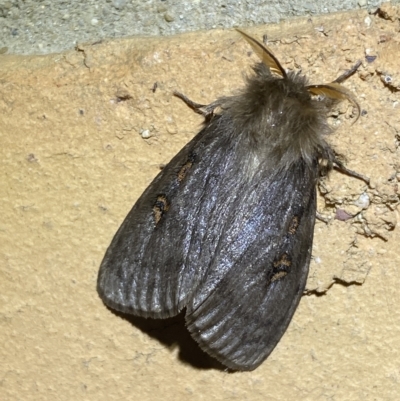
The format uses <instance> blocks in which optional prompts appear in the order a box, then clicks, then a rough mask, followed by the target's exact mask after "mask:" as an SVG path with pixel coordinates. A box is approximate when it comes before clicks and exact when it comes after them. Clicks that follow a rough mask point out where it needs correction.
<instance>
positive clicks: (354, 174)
mask: <svg viewBox="0 0 400 401" xmlns="http://www.w3.org/2000/svg"><path fill="white" fill-rule="evenodd" d="M333 163H334V165H333V168H334V169H335V170H337V171H340V172H341V173H343V174H347V175H349V176H350V177H354V178H358V179H359V180H362V181H364V182H365V183H366V184H367V185H369V182H370V179H369V178H368V177H366V176H365V175H362V174H360V173H357V172H356V171H353V170H350V169H348V168H347V167H345V166H344V165H343V163H342V162H341V161H339V160H338V159H337V158H336V157H335V159H334V161H333Z"/></svg>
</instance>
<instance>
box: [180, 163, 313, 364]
mask: <svg viewBox="0 0 400 401" xmlns="http://www.w3.org/2000/svg"><path fill="white" fill-rule="evenodd" d="M314 167H315V168H310V167H309V166H307V165H306V164H305V163H304V162H303V161H299V162H297V163H296V164H293V165H292V166H291V167H290V168H289V169H288V170H287V171H286V172H282V171H281V172H279V171H278V172H269V171H267V170H266V171H264V170H263V167H262V165H261V166H260V167H259V171H258V172H257V173H256V174H255V176H254V179H253V180H250V182H249V185H248V186H244V187H243V188H242V191H241V196H240V198H237V200H234V201H232V202H231V204H229V205H228V208H227V210H226V213H227V214H228V216H227V217H226V218H225V219H222V221H223V228H222V230H221V231H220V239H219V243H218V245H217V247H216V248H215V253H214V258H213V259H211V260H210V266H209V268H208V272H207V274H206V275H204V276H203V281H202V283H201V284H200V285H199V286H198V288H197V290H196V293H195V296H194V297H193V298H192V300H191V303H190V305H188V307H187V315H186V319H187V324H188V328H189V330H190V332H191V333H192V336H193V337H194V338H195V339H196V340H197V341H198V342H199V344H200V346H201V347H202V348H203V349H204V350H205V351H206V352H208V353H209V354H210V355H212V356H214V357H216V358H217V359H218V360H220V361H221V362H222V363H223V364H225V365H226V366H228V367H230V368H232V369H238V370H252V369H254V368H256V367H257V366H258V365H259V364H260V363H261V362H262V361H263V360H264V359H265V358H266V357H267V356H268V355H269V354H270V352H271V351H272V350H273V348H274V347H275V345H276V344H277V342H278V341H279V339H280V338H281V336H282V335H283V333H284V332H285V330H286V328H287V326H288V324H289V322H290V320H291V318H292V316H293V313H294V311H295V309H296V307H297V305H298V303H299V301H300V297H301V295H302V293H303V290H304V287H305V283H306V279H307V275H308V266H309V261H310V255H311V247H312V239H313V230H314V222H315V210H316V196H315V182H316V178H317V177H316V174H317V171H318V169H317V165H316V164H315V166H314ZM228 181H229V180H228ZM230 190H231V189H230V188H229V187H228V186H226V187H225V191H226V193H229V192H230ZM214 217H215V219H213V218H210V226H209V230H210V232H213V230H215V229H216V227H215V226H216V225H218V223H215V221H216V220H218V218H217V216H214ZM207 245H208V244H207V243H204V244H203V246H204V247H207ZM199 263H202V260H200V261H199Z"/></svg>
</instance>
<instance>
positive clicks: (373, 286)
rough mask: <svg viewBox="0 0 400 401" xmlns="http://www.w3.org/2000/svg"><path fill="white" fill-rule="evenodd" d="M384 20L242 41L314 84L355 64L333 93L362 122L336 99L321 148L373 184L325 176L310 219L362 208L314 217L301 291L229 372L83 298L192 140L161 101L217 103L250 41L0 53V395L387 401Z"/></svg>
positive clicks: (175, 328)
mask: <svg viewBox="0 0 400 401" xmlns="http://www.w3.org/2000/svg"><path fill="white" fill-rule="evenodd" d="M384 10H386V13H385V12H382V13H381V14H377V15H368V14H367V12H365V11H359V12H351V13H346V14H339V15H332V16H326V17H318V18H316V19H313V20H311V21H310V20H308V19H300V20H296V21H295V22H292V23H282V24H280V25H274V26H271V27H270V26H260V27H258V28H257V29H251V30H248V31H249V33H251V34H252V35H255V36H257V37H259V38H261V37H262V35H263V34H264V33H268V37H269V40H270V41H269V45H270V47H271V48H272V50H273V51H274V53H275V54H276V56H277V57H278V59H279V60H280V61H281V62H282V64H283V65H284V67H285V68H296V69H298V68H301V69H302V71H303V73H306V74H307V75H308V76H309V77H310V80H311V82H313V83H323V82H329V81H330V80H332V79H334V78H336V77H337V76H338V75H339V74H340V73H341V72H342V71H343V70H345V69H347V68H349V67H350V66H351V65H352V64H354V62H355V61H356V60H358V59H361V60H362V61H363V64H362V66H361V68H360V70H359V71H358V73H356V74H355V75H354V76H353V77H351V78H350V79H349V80H348V81H347V82H346V83H345V86H346V87H347V88H349V89H350V90H351V91H353V92H354V94H355V95H356V96H357V98H358V100H359V102H360V104H361V108H362V110H363V111H364V112H363V115H362V117H361V118H360V119H359V121H358V122H357V123H356V124H354V125H351V120H350V119H349V118H348V116H349V114H350V113H351V106H350V105H349V104H348V103H346V102H343V103H342V104H341V105H340V107H339V108H338V112H337V115H338V118H333V119H332V120H333V121H340V124H337V125H338V129H337V131H336V132H335V134H334V135H332V137H331V138H330V140H331V142H332V144H333V145H334V146H335V147H336V149H337V150H338V152H340V153H341V154H343V155H344V157H345V158H346V160H347V165H348V167H349V168H351V169H354V170H357V171H359V172H360V173H363V174H366V175H368V176H370V177H371V186H370V188H367V187H366V185H365V184H363V183H362V182H360V181H358V180H356V179H354V178H351V177H347V176H343V175H342V174H340V173H337V172H333V173H332V175H331V177H330V179H329V180H325V181H324V183H323V184H321V185H320V192H319V194H320V195H319V210H320V211H321V213H322V214H324V215H325V216H328V217H333V216H334V215H335V213H339V214H338V215H339V216H340V213H341V212H340V210H345V211H347V212H349V213H353V212H356V213H358V212H361V213H360V214H359V215H358V217H356V218H353V219H350V220H347V221H340V220H337V219H336V220H334V219H331V222H330V223H329V224H328V225H326V224H325V223H322V222H317V224H316V229H315V235H316V237H315V246H314V250H313V256H314V260H313V262H312V265H311V273H310V278H309V282H308V285H307V287H308V289H309V294H308V295H305V296H304V297H303V299H302V301H301V303H300V306H299V308H298V310H297V312H296V314H295V316H294V319H293V320H292V323H291V325H290V326H289V329H288V330H287V332H286V334H285V335H284V337H283V338H282V340H281V342H280V343H279V344H278V346H277V348H276V349H275V350H274V352H273V353H272V354H271V356H270V357H269V358H268V359H267V360H266V361H265V362H264V363H263V364H262V365H261V366H260V367H259V368H258V369H256V370H255V371H253V372H249V373H227V372H226V371H224V369H223V368H221V367H220V366H219V365H218V364H217V363H215V362H214V361H213V360H212V359H210V358H209V357H208V356H207V355H205V354H203V353H202V352H201V351H200V350H199V349H198V347H197V345H196V343H195V342H193V341H192V340H191V339H190V337H189V335H188V334H187V332H186V330H185V328H184V325H183V323H182V317H178V318H174V319H169V320H166V321H153V320H143V319H137V318H127V317H124V316H118V315H116V314H114V313H112V312H111V311H110V310H108V309H107V308H106V307H105V306H104V305H103V304H102V302H101V301H100V299H99V298H98V296H97V293H96V276H97V271H98V267H99V265H100V262H101V260H102V257H103V255H104V252H105V250H106V248H107V246H108V244H109V243H110V241H111V238H112V236H113V234H114V233H115V231H116V230H117V228H118V226H119V224H120V223H121V221H122V219H123V218H124V217H125V215H126V213H127V212H128V211H129V210H130V208H131V206H132V204H133V202H134V201H135V200H136V199H137V197H138V196H139V195H140V194H141V192H142V191H143V190H144V189H145V187H146V186H147V185H148V184H149V183H150V181H151V179H152V178H153V177H154V176H155V175H156V174H157V172H158V171H159V167H160V165H161V164H163V163H167V162H168V160H169V159H170V158H171V157H172V156H173V155H174V154H175V153H176V152H177V151H178V150H179V149H180V148H181V147H182V146H183V145H184V144H185V143H187V141H188V140H189V139H190V138H191V137H192V136H193V135H194V134H195V133H196V132H197V131H198V129H199V127H200V124H201V121H202V120H201V117H199V116H198V115H195V114H194V113H193V112H192V111H191V110H189V109H188V108H187V107H186V106H185V105H184V104H183V103H182V102H181V101H179V99H176V98H174V97H173V96H172V91H173V90H175V89H178V90H181V91H183V92H184V93H185V94H187V95H188V96H189V97H191V98H192V99H194V100H196V101H198V102H203V103H207V102H210V101H212V100H213V99H215V98H216V97H217V96H220V95H223V94H229V93H232V91H233V90H234V89H235V88H238V87H240V86H241V85H242V83H243V78H242V73H243V71H246V72H247V73H250V69H249V66H250V65H251V63H252V62H254V61H255V60H256V58H255V56H254V55H253V54H251V52H250V49H249V46H248V45H247V44H246V43H245V41H244V40H242V39H241V38H240V37H239V35H238V34H237V33H236V32H234V31H218V30H216V31H212V32H209V33H201V34H200V33H196V34H186V35H182V36H179V37H169V38H164V39H160V38H158V39H120V40H114V41H106V42H103V43H98V44H93V45H87V46H81V47H80V48H79V49H77V50H76V51H69V52H66V53H63V54H56V55H50V56H41V57H38V56H31V57H27V56H10V55H0V57H1V58H0V87H1V89H0V115H1V118H0V140H1V146H0V164H1V167H0V168H1V186H0V212H1V222H0V343H1V344H2V347H1V348H0V360H1V361H2V362H1V364H0V398H1V399H2V400H5V401H8V400H16V399H22V400H25V401H28V400H54V399H57V400H68V401H70V400H73V399H78V400H79V399H86V400H96V401H100V400H108V401H109V400H121V399H124V400H143V401H149V400H159V399H163V400H167V401H168V400H171V401H172V400H173V401H177V400H186V399H191V400H203V399H212V400H222V399H231V400H234V399H238V400H244V399H250V400H252V401H257V400H266V399H267V400H285V401H286V400H296V399H299V400H315V401H317V400H318V401H320V400H324V399H335V400H363V401H365V400H385V401H388V400H393V401H394V400H398V394H399V393H400V384H399V382H400V350H399V342H400V311H399V307H398V305H399V304H400V292H399V291H398V288H399V287H400V275H399V254H398V244H399V241H400V234H399V230H398V228H397V227H396V222H397V218H398V203H399V195H398V181H399V179H400V178H399V173H398V171H399V170H398V169H399V165H400V151H399V131H398V127H399V126H400V125H399V123H400V121H399V119H400V117H399V116H400V114H399V107H400V106H399V104H400V103H399V100H400V99H399V91H398V89H399V87H400V80H399V69H398V64H397V61H396V60H398V59H399V57H400V45H399V42H400V35H399V33H398V26H399V15H400V13H399V11H400V10H399V9H398V8H390V7H386V8H385V9H384ZM366 55H368V56H377V58H376V59H375V60H374V61H372V62H370V63H368V62H367V61H366V59H365V56H366ZM369 60H370V61H371V60H372V59H369ZM389 78H390V79H389ZM384 80H385V81H386V82H388V83H387V84H384V82H383V81H384ZM155 82H158V88H157V90H156V91H155V92H154V93H153V91H152V88H153V85H154V83H155ZM146 130H148V132H149V134H150V138H148V139H144V138H143V137H142V135H141V133H142V134H143V131H146ZM361 195H363V196H366V195H367V197H368V199H370V202H371V203H370V205H369V206H368V208H367V209H366V210H362V209H361V208H360V206H357V205H358V204H359V202H358V201H359V199H360V196H361ZM338 210H339V212H337V211H338ZM317 292H318V293H320V292H325V293H324V295H322V296H317V295H316V293H317Z"/></svg>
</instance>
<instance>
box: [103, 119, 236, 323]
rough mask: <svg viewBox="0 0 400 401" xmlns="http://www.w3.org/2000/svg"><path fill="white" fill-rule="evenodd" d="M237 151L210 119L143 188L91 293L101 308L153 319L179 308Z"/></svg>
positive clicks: (193, 284)
mask: <svg viewBox="0 0 400 401" xmlns="http://www.w3.org/2000/svg"><path fill="white" fill-rule="evenodd" d="M237 146H238V143H237V141H235V140H232V138H231V137H230V134H229V130H221V126H220V122H219V117H218V116H217V117H215V118H214V120H213V121H212V122H211V123H210V124H209V125H208V126H207V127H206V128H204V129H203V130H202V131H201V132H200V133H199V134H198V135H197V136H196V137H195V138H194V139H193V140H192V141H191V142H189V143H188V144H187V145H186V146H185V147H184V148H183V149H182V150H181V151H180V152H179V153H178V154H177V155H176V156H175V157H174V158H173V159H172V160H171V162H170V163H169V164H168V165H167V166H166V167H165V168H164V169H163V170H162V171H161V172H160V174H159V175H158V176H157V177H156V178H155V179H154V181H153V182H152V183H151V184H150V185H149V187H148V188H147V189H146V191H145V192H144V193H143V194H142V196H141V197H140V198H139V199H138V201H137V202H136V204H135V205H134V206H133V208H132V210H131V211H130V213H129V214H128V216H127V217H126V218H125V221H124V222H123V223H122V225H121V227H120V228H119V230H118V231H117V233H116V234H115V236H114V238H113V240H112V242H111V244H110V246H109V248H108V250H107V252H106V254H105V256H104V259H103V261H102V264H101V267H100V271H99V275H98V282H97V289H98V292H99V295H100V297H101V298H102V300H103V301H104V303H105V304H106V305H108V306H110V307H112V308H114V309H116V310H119V311H122V312H126V313H133V314H136V315H139V316H145V317H155V318H165V317H168V316H173V315H176V314H177V313H179V311H180V310H181V309H182V308H183V307H185V306H186V305H187V303H188V302H189V300H190V299H191V297H192V296H193V294H194V293H195V291H196V288H197V287H198V285H199V283H200V280H201V279H202V276H203V275H204V274H205V270H206V268H207V267H208V262H207V260H206V261H205V263H203V264H202V262H201V258H203V260H205V259H207V258H208V259H209V258H210V257H211V254H209V253H207V255H206V257H205V256H204V253H202V238H203V237H204V236H205V235H206V234H207V230H208V225H209V221H208V215H209V211H210V210H212V209H213V208H214V207H216V206H215V205H217V203H218V199H217V195H218V193H219V189H220V188H219V183H218V180H219V179H220V178H221V176H223V175H224V174H225V173H226V171H227V170H229V169H230V168H231V165H232V163H234V161H235V158H234V157H233V155H235V154H236V153H237V152H236V147H237ZM217 206H218V205H217ZM194 233H195V234H194ZM215 235H219V233H215ZM200 255H203V256H202V257H201V256H200Z"/></svg>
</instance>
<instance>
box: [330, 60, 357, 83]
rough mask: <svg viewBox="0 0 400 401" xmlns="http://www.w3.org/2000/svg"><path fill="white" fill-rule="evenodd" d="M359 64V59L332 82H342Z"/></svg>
mask: <svg viewBox="0 0 400 401" xmlns="http://www.w3.org/2000/svg"><path fill="white" fill-rule="evenodd" d="M360 65H361V61H357V63H356V64H354V65H353V67H351V68H350V69H349V70H347V71H345V72H344V73H343V74H342V75H340V76H339V77H337V78H336V79H335V80H334V81H333V82H334V83H336V84H341V83H342V82H344V81H345V80H346V79H347V78H349V77H350V76H352V75H353V74H354V73H355V72H356V71H357V70H358V68H359V67H360Z"/></svg>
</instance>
